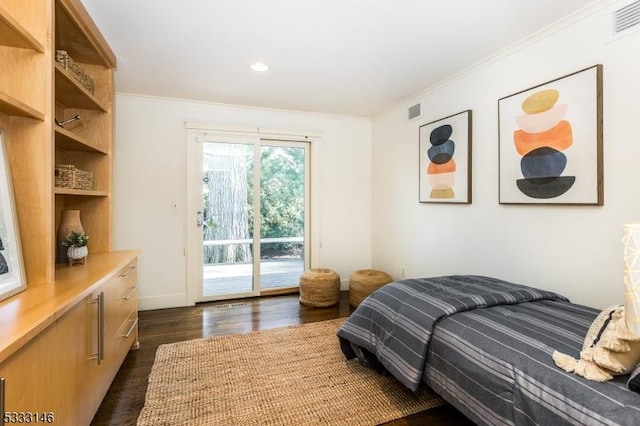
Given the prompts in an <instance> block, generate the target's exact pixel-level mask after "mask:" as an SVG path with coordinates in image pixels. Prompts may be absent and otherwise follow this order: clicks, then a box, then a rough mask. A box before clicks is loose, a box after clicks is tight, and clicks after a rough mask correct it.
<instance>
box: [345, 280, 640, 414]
mask: <svg viewBox="0 0 640 426" xmlns="http://www.w3.org/2000/svg"><path fill="white" fill-rule="evenodd" d="M598 313H599V311H598V310H596V309H593V308H590V307H586V306H581V305H577V304H573V303H570V302H569V301H568V300H567V299H566V298H565V297H563V296H562V295H559V294H557V293H553V292H548V291H543V290H539V289H535V288H531V287H527V286H523V285H518V284H514V283H510V282H506V281H503V280H499V279H496V278H491V277H483V276H474V275H458V276H445V277H433V278H423V279H410V280H402V281H397V282H394V283H390V284H387V285H385V286H384V287H382V288H381V289H379V290H378V291H376V292H375V293H373V294H372V295H371V296H370V297H368V298H367V299H365V301H363V302H362V303H361V304H360V305H359V306H358V308H357V309H356V310H355V311H354V312H353V313H352V314H351V316H350V317H349V319H348V320H347V321H346V322H345V323H344V325H343V326H342V327H341V328H340V330H339V331H338V337H339V340H340V345H341V348H342V351H343V353H344V354H345V356H346V357H347V358H349V359H350V358H354V357H358V358H359V359H360V360H361V361H362V362H363V363H365V364H368V365H370V366H371V367H372V368H376V369H378V370H379V371H385V372H388V373H390V374H392V375H393V376H395V377H396V378H397V379H398V380H399V381H400V382H402V383H403V384H404V385H405V386H407V387H408V388H409V389H412V390H416V389H417V388H418V387H419V386H424V385H427V386H429V387H431V388H432V389H433V390H434V391H436V392H437V393H439V394H440V395H441V396H442V397H443V398H444V399H445V400H446V401H448V402H449V403H450V404H451V405H453V406H454V407H456V408H457V409H458V410H459V411H461V412H462V413H464V414H465V415H466V416H467V417H468V418H469V419H471V420H472V421H473V422H475V423H477V424H488V425H502V424H505V425H507V424H516V425H530V424H531V425H533V424H538V425H549V424H553V425H562V424H576V425H596V424H597V425H600V424H606V425H637V424H640V393H636V392H632V391H630V390H629V388H628V387H627V383H626V379H627V378H628V377H627V376H617V377H616V378H614V379H613V380H611V381H608V382H604V383H597V382H592V381H589V380H586V379H583V378H581V377H578V376H576V375H574V374H571V373H566V372H564V371H563V370H561V369H559V368H558V367H556V365H555V364H554V362H553V359H552V356H551V355H552V353H553V351H554V350H558V351H560V352H562V353H566V354H569V355H571V356H574V357H576V358H577V357H579V353H580V350H581V348H582V344H583V341H584V339H585V335H586V333H587V330H588V329H589V327H590V325H591V323H592V322H593V320H594V318H595V317H596V316H597V315H598Z"/></svg>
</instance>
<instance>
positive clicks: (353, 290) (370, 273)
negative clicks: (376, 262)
mask: <svg viewBox="0 0 640 426" xmlns="http://www.w3.org/2000/svg"><path fill="white" fill-rule="evenodd" d="M391 281H393V278H391V275H389V274H387V273H386V272H383V271H378V270H375V269H360V270H358V271H355V272H354V273H353V274H351V277H350V278H349V304H350V305H351V306H353V307H356V306H358V305H359V304H360V303H361V302H362V301H363V300H364V299H366V298H367V296H369V295H370V294H371V293H373V292H374V291H376V290H377V289H379V288H380V287H382V286H383V285H385V284H387V283H390V282H391Z"/></svg>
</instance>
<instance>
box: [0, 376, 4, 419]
mask: <svg viewBox="0 0 640 426" xmlns="http://www.w3.org/2000/svg"><path fill="white" fill-rule="evenodd" d="M0 426H4V377H1V378H0Z"/></svg>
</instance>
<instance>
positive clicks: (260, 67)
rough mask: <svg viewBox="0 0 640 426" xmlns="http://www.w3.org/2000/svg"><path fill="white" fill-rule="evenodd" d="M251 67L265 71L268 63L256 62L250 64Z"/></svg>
mask: <svg viewBox="0 0 640 426" xmlns="http://www.w3.org/2000/svg"><path fill="white" fill-rule="evenodd" d="M251 69H252V70H254V71H258V72H265V71H267V70H268V69H269V65H266V64H263V63H262V62H256V63H255V64H253V65H251Z"/></svg>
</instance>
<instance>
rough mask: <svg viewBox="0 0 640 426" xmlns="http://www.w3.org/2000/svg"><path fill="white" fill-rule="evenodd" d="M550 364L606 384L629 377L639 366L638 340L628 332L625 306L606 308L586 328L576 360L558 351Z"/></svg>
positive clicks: (554, 353)
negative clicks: (615, 378)
mask: <svg viewBox="0 0 640 426" xmlns="http://www.w3.org/2000/svg"><path fill="white" fill-rule="evenodd" d="M553 360H554V361H555V363H556V365H557V366H558V367H560V368H562V369H563V370H565V371H567V372H569V373H571V372H573V373H575V374H577V375H578V376H581V377H584V378H585V379H588V380H593V381H596V382H606V381H607V380H611V379H612V378H613V376H614V375H621V374H629V373H630V372H631V371H632V370H633V369H634V368H635V367H636V365H638V363H640V336H635V335H634V334H633V332H632V331H631V330H630V329H629V327H628V325H627V321H626V319H625V307H624V305H616V306H609V307H608V308H606V309H604V310H603V311H602V312H600V314H598V316H597V317H596V319H595V320H594V321H593V323H592V324H591V327H589V331H588V332H587V336H586V337H585V340H584V344H583V345H582V351H581V352H580V359H579V360H577V359H574V358H572V357H570V356H569V355H566V354H562V353H560V352H558V351H554V352H553Z"/></svg>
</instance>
